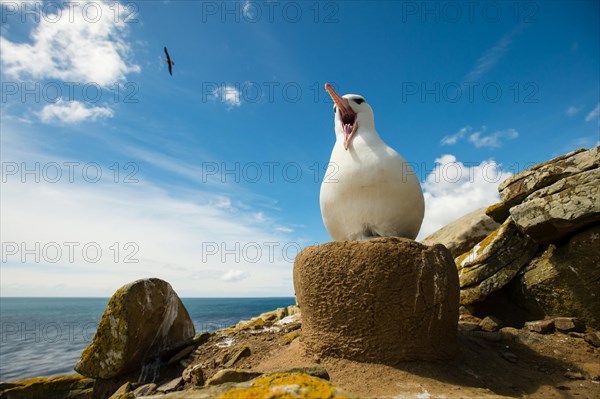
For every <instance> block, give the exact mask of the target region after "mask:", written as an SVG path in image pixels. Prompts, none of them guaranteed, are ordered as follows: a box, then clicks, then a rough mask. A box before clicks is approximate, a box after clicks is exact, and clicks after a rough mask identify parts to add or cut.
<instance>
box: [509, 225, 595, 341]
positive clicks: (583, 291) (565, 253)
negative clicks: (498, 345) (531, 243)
mask: <svg viewBox="0 0 600 399" xmlns="http://www.w3.org/2000/svg"><path fill="white" fill-rule="evenodd" d="M598 265H600V225H598V226H595V227H592V228H589V229H587V230H585V231H582V232H580V233H578V234H576V235H574V236H573V237H571V239H570V240H569V241H568V242H567V243H565V244H562V245H559V246H555V245H549V246H548V247H547V249H546V250H545V251H544V252H543V253H542V254H541V255H539V256H537V257H536V258H534V259H533V260H532V261H531V262H530V263H529V265H528V266H527V267H526V268H524V269H523V271H522V272H521V273H520V275H519V276H518V277H517V278H516V279H515V281H513V282H512V283H511V284H510V290H509V293H510V295H511V297H512V298H513V301H514V302H516V303H519V304H520V305H521V306H523V307H525V308H526V309H527V310H528V312H529V313H530V315H531V316H532V317H534V318H542V317H544V316H564V315H570V316H576V317H579V318H581V319H583V320H585V322H586V324H587V325H589V326H591V327H594V328H597V329H600V300H598V298H600V267H599V266H598Z"/></svg>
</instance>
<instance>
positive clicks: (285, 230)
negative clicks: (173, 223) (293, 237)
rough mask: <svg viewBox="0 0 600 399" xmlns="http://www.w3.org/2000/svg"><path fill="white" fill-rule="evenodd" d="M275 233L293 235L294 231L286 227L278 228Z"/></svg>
mask: <svg viewBox="0 0 600 399" xmlns="http://www.w3.org/2000/svg"><path fill="white" fill-rule="evenodd" d="M275 231H278V232H280V233H293V232H294V229H292V228H289V227H284V226H278V227H275Z"/></svg>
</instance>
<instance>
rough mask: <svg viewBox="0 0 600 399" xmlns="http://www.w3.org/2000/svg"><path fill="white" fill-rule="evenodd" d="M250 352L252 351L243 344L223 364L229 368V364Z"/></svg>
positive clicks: (231, 364) (248, 354) (234, 362)
mask: <svg viewBox="0 0 600 399" xmlns="http://www.w3.org/2000/svg"><path fill="white" fill-rule="evenodd" d="M251 354H252V351H251V350H250V348H249V347H247V346H244V347H242V348H240V349H239V350H238V351H237V352H236V353H235V354H234V355H233V356H232V357H231V358H230V359H229V361H228V362H227V363H226V364H225V367H226V368H231V366H233V365H234V364H236V363H237V362H238V361H239V360H240V359H242V358H244V357H248V356H250V355H251Z"/></svg>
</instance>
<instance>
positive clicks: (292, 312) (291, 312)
mask: <svg viewBox="0 0 600 399" xmlns="http://www.w3.org/2000/svg"><path fill="white" fill-rule="evenodd" d="M287 312H288V316H293V315H296V314H298V315H299V314H300V307H299V306H298V305H290V306H288V307H287Z"/></svg>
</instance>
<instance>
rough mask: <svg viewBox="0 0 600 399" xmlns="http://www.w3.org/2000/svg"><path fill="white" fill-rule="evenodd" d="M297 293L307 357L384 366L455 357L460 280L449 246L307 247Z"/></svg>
mask: <svg viewBox="0 0 600 399" xmlns="http://www.w3.org/2000/svg"><path fill="white" fill-rule="evenodd" d="M294 287H295V289H296V297H297V299H298V304H299V305H300V308H301V309H302V341H301V343H302V344H303V346H304V347H305V348H306V350H307V351H308V352H309V353H313V354H317V355H325V356H333V357H341V358H348V359H353V360H358V361H367V362H369V361H371V362H378V363H396V362H398V361H399V360H409V359H440V358H448V357H451V356H453V355H454V354H455V353H456V350H457V342H456V334H457V323H458V291H459V287H458V276H457V273H456V266H455V265H454V261H453V260H452V257H451V256H450V252H449V251H448V250H447V249H446V248H445V247H444V246H443V245H435V246H433V247H428V246H426V245H423V244H420V243H418V242H415V241H412V240H408V239H404V238H397V237H387V238H376V239H371V240H366V241H335V242H330V243H326V244H323V245H319V246H311V247H307V248H305V249H304V250H303V251H302V252H300V254H298V256H297V257H296V260H295V262H294Z"/></svg>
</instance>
